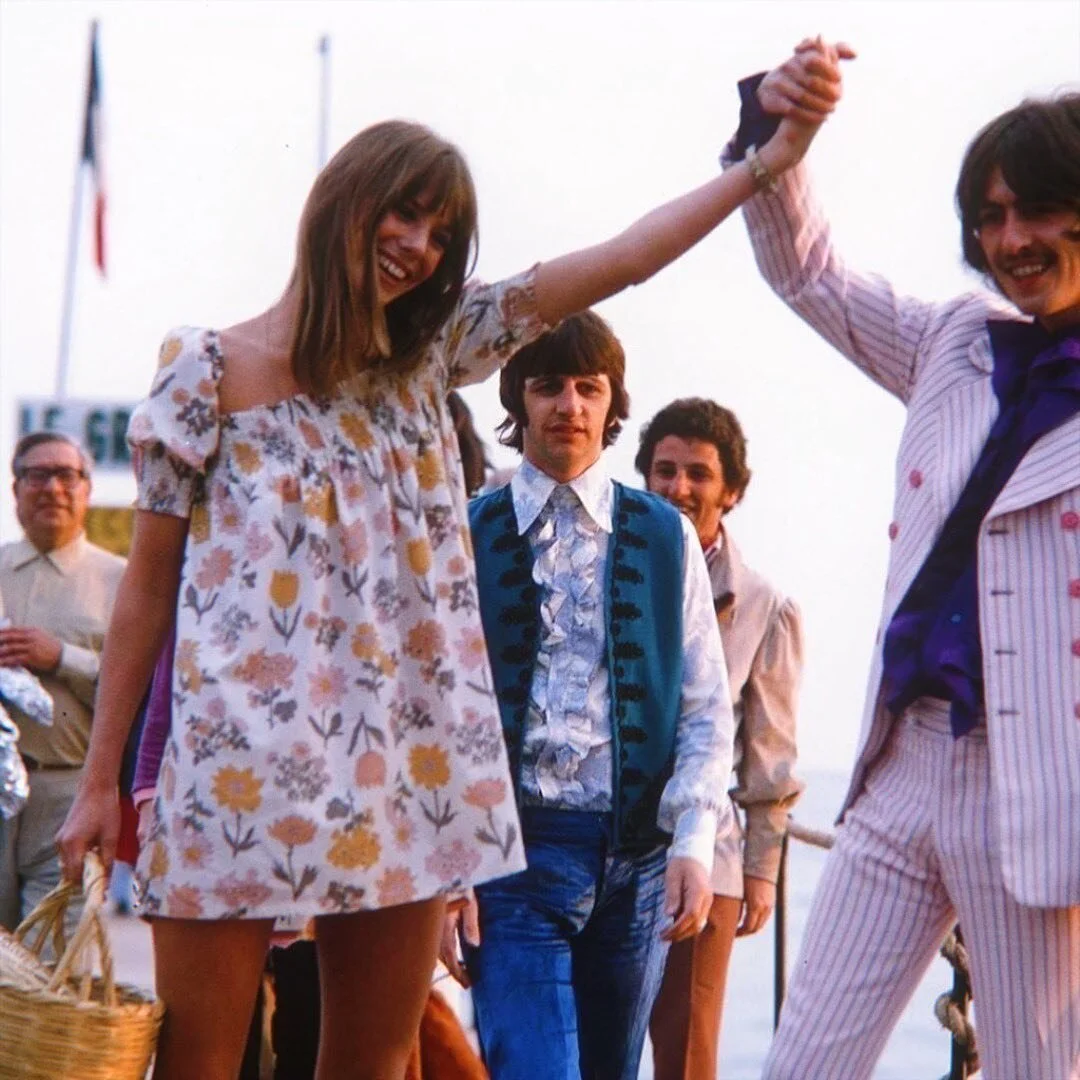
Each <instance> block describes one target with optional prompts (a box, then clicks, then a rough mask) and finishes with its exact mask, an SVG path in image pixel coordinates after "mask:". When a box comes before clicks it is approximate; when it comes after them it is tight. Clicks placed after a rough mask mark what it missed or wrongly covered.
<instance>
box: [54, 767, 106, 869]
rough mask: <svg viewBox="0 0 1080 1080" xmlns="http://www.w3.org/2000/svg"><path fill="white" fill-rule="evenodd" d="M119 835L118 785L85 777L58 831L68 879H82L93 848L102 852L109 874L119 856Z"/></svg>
mask: <svg viewBox="0 0 1080 1080" xmlns="http://www.w3.org/2000/svg"><path fill="white" fill-rule="evenodd" d="M88 781H89V782H88ZM119 836H120V799H119V796H118V794H117V789H116V785H115V784H114V785H112V786H111V787H105V786H102V785H100V784H95V783H93V782H92V778H91V777H89V776H85V777H84V778H83V782H82V784H80V785H79V791H78V794H77V795H76V796H75V802H74V803H73V804H72V806H71V809H70V810H69V811H68V816H67V818H66V819H65V821H64V824H63V825H61V826H60V831H59V832H58V833H57V834H56V846H57V847H58V848H59V849H60V865H61V867H62V869H63V874H64V878H65V879H66V880H67V881H74V882H79V881H82V873H83V860H84V859H85V858H86V853H87V851H89V850H90V849H95V850H96V851H97V852H98V854H99V855H100V856H101V862H102V865H103V866H104V867H105V871H106V873H108V872H109V871H110V870H111V869H112V864H113V859H114V858H115V857H116V842H117V839H118V838H119Z"/></svg>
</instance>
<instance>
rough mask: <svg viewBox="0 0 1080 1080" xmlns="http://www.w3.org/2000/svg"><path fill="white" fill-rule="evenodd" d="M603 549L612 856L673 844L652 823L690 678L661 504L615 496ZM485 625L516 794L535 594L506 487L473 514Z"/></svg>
mask: <svg viewBox="0 0 1080 1080" xmlns="http://www.w3.org/2000/svg"><path fill="white" fill-rule="evenodd" d="M612 518H613V521H614V527H615V531H614V535H613V536H612V537H611V540H610V542H609V546H608V559H607V580H606V582H605V589H606V598H607V604H606V609H607V669H608V677H609V679H610V698H611V711H612V725H611V727H612V739H613V747H612V763H613V769H614V776H613V777H612V798H613V810H614V819H615V846H616V847H618V848H621V849H626V848H631V849H636V848H640V849H647V848H651V847H655V846H656V845H657V844H660V843H666V842H667V840H668V837H667V835H666V834H665V833H662V832H661V831H660V830H659V829H658V828H657V825H656V811H657V807H658V804H659V801H660V795H661V794H662V792H663V790H664V785H665V784H666V783H667V781H668V778H669V777H670V776H671V769H672V765H673V763H674V757H675V728H676V724H677V721H678V717H679V703H680V698H681V693H682V668H683V648H682V642H683V625H682V601H683V532H682V526H681V524H680V522H679V513H678V511H677V510H675V509H674V508H673V507H672V506H670V505H669V504H668V503H667V502H665V501H664V500H663V499H660V498H658V497H657V496H655V495H650V494H648V493H647V492H644V491H637V490H635V489H633V488H628V487H625V486H623V485H622V484H615V502H614V508H613V513H612ZM469 522H470V524H471V526H472V535H473V546H474V548H475V551H476V571H477V584H478V587H479V594H480V615H481V618H482V619H483V623H484V635H485V637H486V638H487V646H488V654H489V656H490V658H491V668H492V673H493V675H494V678H495V692H496V695H497V697H498V701H499V712H500V714H501V717H502V726H503V735H504V736H505V738H506V745H507V750H508V752H509V755H510V769H511V773H512V775H513V776H514V780H515V785H516V784H518V783H519V782H520V774H521V743H522V737H523V733H524V725H525V711H526V707H527V705H528V703H529V694H530V691H531V689H532V681H533V669H534V667H535V665H536V655H537V652H538V650H539V647H540V640H539V638H540V629H541V616H540V601H541V596H540V589H539V587H538V586H537V584H536V582H535V581H533V576H532V571H533V553H532V548H531V546H530V545H529V540H528V537H527V536H519V535H518V531H517V518H516V516H515V514H514V503H513V498H512V497H511V494H510V488H509V486H506V487H503V488H500V489H499V490H498V491H494V492H492V493H491V494H489V495H483V496H481V497H480V498H478V499H475V500H473V502H472V503H471V504H470V506H469Z"/></svg>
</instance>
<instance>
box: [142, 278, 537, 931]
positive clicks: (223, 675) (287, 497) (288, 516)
mask: <svg viewBox="0 0 1080 1080" xmlns="http://www.w3.org/2000/svg"><path fill="white" fill-rule="evenodd" d="M534 279H535V278H534V271H529V272H527V273H526V274H523V275H520V276H519V277H517V278H512V279H509V280H507V281H505V282H502V283H500V284H497V285H481V284H470V285H468V286H467V287H466V289H465V291H464V293H463V296H462V300H461V302H460V304H459V305H458V308H457V310H456V313H455V315H454V316H453V317H452V318H451V319H450V321H449V322H448V323H447V326H446V327H445V328H444V331H443V333H442V334H441V335H440V337H439V338H438V339H437V340H436V341H435V342H434V343H433V345H432V346H431V347H430V348H429V349H428V351H427V354H426V356H425V358H424V360H423V361H422V363H421V364H420V365H419V367H418V368H416V369H415V370H414V371H412V372H410V373H409V374H408V375H388V374H386V373H385V372H382V373H365V374H363V375H361V376H358V377H356V378H355V379H354V380H352V381H351V382H349V383H348V384H347V386H345V387H343V388H342V389H341V390H339V391H338V392H337V393H335V394H334V396H332V397H330V398H326V399H320V398H315V397H309V396H306V395H303V394H300V395H298V396H296V397H293V398H290V399H288V400H286V401H283V402H281V403H279V404H275V405H269V406H256V407H254V408H251V409H246V410H243V411H241V412H235V413H229V414H224V413H222V412H220V411H219V409H218V405H217V386H218V383H219V380H220V378H221V372H222V367H223V358H222V355H221V350H220V346H219V342H218V336H217V334H216V333H215V332H214V331H212V330H205V329H192V328H184V329H180V330H177V331H174V332H173V333H171V334H170V335H169V336H168V337H167V338H166V340H165V343H164V345H163V346H162V352H161V358H160V367H159V370H158V373H157V376H156V378H155V380H154V383H153V386H152V389H151V392H150V396H149V398H147V400H146V401H144V402H143V403H142V404H141V405H139V407H138V408H137V409H136V411H135V413H134V415H133V416H132V420H131V426H130V430H129V435H128V437H129V441H130V443H131V445H132V448H133V453H134V459H135V470H136V477H137V483H138V498H137V506H138V507H139V508H140V509H142V510H149V511H153V512H155V513H163V514H171V515H175V516H182V517H187V518H188V519H189V527H188V537H187V548H186V552H185V557H184V565H183V570H182V576H181V581H180V591H179V595H178V598H177V613H176V616H177V644H176V654H175V663H174V670H173V687H172V691H173V720H172V729H171V734H170V737H169V741H168V743H167V745H166V747H165V752H164V757H163V760H162V766H161V772H160V775H159V780H158V787H157V794H156V797H155V803H154V822H153V826H152V830H151V833H150V836H149V840H148V842H147V843H146V844H145V845H144V847H143V851H142V854H141V856H140V861H139V875H140V878H141V881H142V883H143V886H144V893H145V906H144V909H143V910H144V911H145V913H146V914H149V915H160V916H169V917H175V918H187V919H192V918H194V919H223V918H271V917H279V916H291V917H294V918H297V917H301V918H303V917H308V916H312V915H321V914H333V913H341V912H350V911H358V910H366V909H373V908H381V907H387V906H391V905H394V904H404V903H409V902H411V901H414V900H421V899H425V898H428V897H432V896H435V895H438V894H440V893H445V892H448V891H456V890H459V889H461V888H463V887H465V886H468V885H471V884H475V883H478V882H482V881H486V880H489V879H491V878H496V877H501V876H503V875H506V874H510V873H513V872H515V871H518V870H520V869H522V868H523V867H524V865H525V860H524V854H523V850H522V846H521V839H520V828H519V825H518V820H517V814H516V810H515V806H514V795H513V788H512V785H511V782H510V777H509V773H508V766H507V759H506V750H505V747H504V744H503V739H502V731H501V727H500V722H499V714H498V708H497V704H496V701H495V697H494V694H493V691H492V681H491V673H490V669H489V666H488V659H487V652H486V649H485V645H484V639H483V634H482V630H481V623H480V616H479V612H478V609H477V596H476V577H475V571H474V567H473V558H472V548H471V544H470V540H469V533H468V518H467V515H466V510H465V493H464V487H463V482H462V476H461V462H460V457H459V453H458V448H457V440H456V436H455V433H454V427H453V423H452V421H451V418H450V414H449V410H448V408H447V405H446V395H447V392H448V390H449V389H450V388H451V387H452V386H453V385H460V384H463V383H467V382H474V381H478V380H480V379H482V378H484V377H486V376H487V375H488V374H490V373H491V372H492V371H494V370H495V369H496V368H497V367H499V366H500V365H501V364H502V363H505V362H506V360H508V359H509V357H510V356H511V355H512V354H513V353H514V352H515V351H516V350H517V349H518V348H520V347H521V346H522V345H524V344H526V343H527V342H528V341H530V340H532V339H534V338H535V337H536V336H538V335H539V334H540V333H541V332H543V330H544V329H546V328H545V326H544V325H543V322H542V320H541V319H540V317H539V315H538V314H537V311H536V302H535V292H534Z"/></svg>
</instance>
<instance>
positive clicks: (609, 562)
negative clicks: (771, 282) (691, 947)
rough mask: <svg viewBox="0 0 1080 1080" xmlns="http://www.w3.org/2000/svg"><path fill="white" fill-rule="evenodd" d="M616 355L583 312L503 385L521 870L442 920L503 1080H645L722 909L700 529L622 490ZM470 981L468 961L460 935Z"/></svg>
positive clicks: (523, 355) (481, 536) (508, 617)
mask: <svg viewBox="0 0 1080 1080" xmlns="http://www.w3.org/2000/svg"><path fill="white" fill-rule="evenodd" d="M624 369H625V359H624V356H623V351H622V347H621V346H620V344H619V342H618V340H617V339H616V338H615V336H614V334H613V333H612V332H611V329H610V328H609V327H608V326H607V324H606V323H605V322H604V321H603V320H602V319H601V318H599V316H597V315H595V314H593V313H592V312H585V313H583V314H580V315H575V316H573V317H571V318H569V319H567V320H565V321H564V322H563V323H561V324H560V325H559V327H558V328H557V329H555V330H554V331H551V332H550V333H548V334H546V335H544V336H543V337H542V338H540V339H539V340H538V341H537V342H535V343H534V344H532V345H529V346H527V347H526V348H524V349H522V350H521V351H520V352H519V353H518V354H517V355H516V356H515V357H514V358H513V360H511V362H510V363H509V365H508V366H507V367H506V369H505V370H504V371H503V374H502V378H501V382H500V397H501V399H502V403H503V405H504V406H505V407H506V410H507V413H508V417H507V420H506V421H505V422H504V423H503V425H502V428H501V431H502V441H503V442H504V443H505V444H506V445H509V446H513V447H515V448H516V449H517V450H519V451H521V453H522V454H523V457H524V460H523V461H522V464H521V466H520V468H519V469H518V470H517V472H516V473H515V474H514V475H513V477H512V479H511V481H510V483H509V484H508V485H506V486H505V487H502V488H499V489H498V490H496V491H493V492H491V493H489V494H487V495H484V496H481V497H480V498H479V499H476V500H475V501H474V502H473V504H472V506H471V508H470V523H471V526H472V532H473V544H474V547H475V551H476V562H477V583H478V590H479V601H480V611H481V615H482V618H483V624H484V632H485V635H486V638H487V645H488V651H489V653H490V657H491V666H492V672H493V676H494V680H495V693H496V696H497V697H498V701H499V708H500V713H501V717H502V725H503V734H504V736H505V738H506V742H507V745H508V747H509V751H510V763H511V770H512V773H513V776H514V782H515V786H516V795H517V800H518V806H519V808H520V811H521V822H522V830H523V833H524V840H525V849H526V856H527V859H528V863H529V867H528V869H527V870H525V871H524V872H522V873H519V874H515V875H513V876H511V877H508V878H503V879H502V880H500V881H494V882H489V883H488V884H486V885H483V886H480V887H479V888H478V889H477V890H476V896H475V897H469V899H468V900H467V901H466V902H465V903H464V904H463V905H459V906H458V907H457V909H456V910H455V911H453V912H452V913H451V914H450V915H449V916H448V918H447V930H446V934H445V936H444V942H443V949H442V956H443V959H444V961H445V962H446V963H447V965H448V967H449V968H450V970H451V972H452V973H453V974H454V975H455V976H456V977H458V978H459V980H460V981H462V982H464V983H466V984H469V985H471V986H472V989H473V1002H474V1006H475V1010H476V1022H477V1029H478V1032H479V1035H480V1042H481V1046H482V1048H483V1052H484V1057H485V1061H486V1062H487V1066H488V1068H489V1070H490V1071H491V1075H492V1077H493V1080H518V1078H520V1080H526V1078H527V1080H582V1078H588V1080H634V1078H636V1077H637V1073H638V1063H639V1060H640V1057H641V1052H642V1046H643V1043H644V1037H645V1032H646V1029H647V1026H648V1018H649V1013H650V1010H651V1007H652V1003H653V1000H654V998H655V997H656V993H657V990H658V989H659V984H660V977H661V975H662V972H663V963H664V956H665V953H666V949H667V943H668V942H670V941H675V940H680V939H682V938H686V937H689V936H692V935H693V934H696V933H698V932H699V931H700V930H701V928H702V926H703V925H704V923H705V918H706V915H707V913H708V910H709V906H710V903H711V901H712V888H711V883H710V873H711V869H712V859H713V843H714V839H715V833H716V830H717V828H720V829H721V830H723V828H724V827H725V825H727V824H728V823H729V821H730V809H729V802H728V800H727V799H726V790H727V781H728V777H729V775H730V772H731V759H732V735H733V720H732V709H731V697H730V693H729V689H728V680H727V672H726V667H725V664H724V656H723V647H722V645H721V641H720V634H719V631H718V629H717V623H716V617H715V614H714V611H713V601H712V591H711V587H710V583H709V575H708V570H707V568H706V565H705V560H704V557H703V555H702V551H701V545H700V544H699V543H698V542H697V539H696V536H695V533H694V530H693V526H692V525H691V524H690V523H689V521H688V520H687V519H686V518H684V517H683V516H682V515H681V514H680V513H679V512H678V511H677V510H675V509H674V508H673V507H671V506H670V505H669V504H668V503H667V502H665V501H664V500H663V499H660V498H657V497H656V496H653V495H649V494H647V493H646V492H642V491H637V490H634V489H630V488H626V487H624V486H623V485H622V484H618V483H614V482H613V481H612V480H611V478H610V477H609V475H608V473H607V471H606V467H605V463H604V460H603V450H604V448H605V447H606V446H608V445H610V444H611V443H612V442H613V441H614V440H615V438H616V437H617V435H618V433H619V429H620V427H621V421H623V420H625V419H626V416H627V415H628V405H629V399H628V396H627V393H626V390H625V387H624V385H623V375H624ZM459 931H460V933H461V937H462V938H463V942H462V944H463V946H464V960H465V963H464V966H463V965H462V964H461V962H460V961H459V960H458V933H459Z"/></svg>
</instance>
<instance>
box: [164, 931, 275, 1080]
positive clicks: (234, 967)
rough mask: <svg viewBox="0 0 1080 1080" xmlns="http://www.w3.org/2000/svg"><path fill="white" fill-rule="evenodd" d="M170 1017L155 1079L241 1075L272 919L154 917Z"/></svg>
mask: <svg viewBox="0 0 1080 1080" xmlns="http://www.w3.org/2000/svg"><path fill="white" fill-rule="evenodd" d="M152 925H153V935H154V968H155V979H154V981H155V985H156V987H157V994H158V997H160V998H161V1000H162V1001H163V1002H164V1003H165V1009H166V1013H165V1023H164V1026H163V1027H162V1031H161V1039H160V1041H159V1043H158V1051H157V1059H156V1060H155V1063H154V1080H191V1078H192V1077H196V1076H197V1077H198V1078H199V1080H236V1075H237V1073H238V1072H239V1071H240V1062H241V1060H242V1058H243V1056H244V1044H245V1043H246V1042H247V1035H248V1028H249V1026H250V1025H251V1017H252V1013H253V1012H254V1009H255V995H256V993H257V992H258V989H259V980H260V977H261V975H262V971H263V966H264V964H265V963H266V950H267V948H268V946H269V942H270V931H271V930H272V929H273V925H274V923H273V920H272V919H222V920H203V919H163V918H157V919H154V920H153V924H152Z"/></svg>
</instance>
